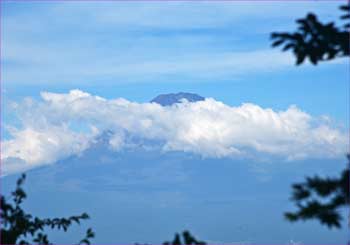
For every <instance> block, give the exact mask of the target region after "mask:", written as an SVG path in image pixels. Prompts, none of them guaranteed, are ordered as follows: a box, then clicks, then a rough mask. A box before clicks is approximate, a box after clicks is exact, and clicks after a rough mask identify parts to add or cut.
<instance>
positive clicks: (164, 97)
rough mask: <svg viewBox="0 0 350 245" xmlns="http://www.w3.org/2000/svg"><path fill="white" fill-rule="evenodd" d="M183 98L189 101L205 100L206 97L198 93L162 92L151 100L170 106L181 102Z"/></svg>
mask: <svg viewBox="0 0 350 245" xmlns="http://www.w3.org/2000/svg"><path fill="white" fill-rule="evenodd" d="M182 99H186V100H187V101H189V102H196V101H202V100H205V98H204V97H202V96H199V95H198V94H192V93H183V92H180V93H177V94H160V95H158V96H157V97H155V98H154V99H153V100H151V102H155V103H158V104H160V105H162V106H169V105H173V104H176V103H181V100H182Z"/></svg>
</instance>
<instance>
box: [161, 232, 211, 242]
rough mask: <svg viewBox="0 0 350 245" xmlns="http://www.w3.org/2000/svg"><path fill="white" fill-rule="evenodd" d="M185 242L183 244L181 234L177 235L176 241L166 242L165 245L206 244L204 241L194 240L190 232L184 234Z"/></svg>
mask: <svg viewBox="0 0 350 245" xmlns="http://www.w3.org/2000/svg"><path fill="white" fill-rule="evenodd" d="M182 238H183V242H181V237H180V235H179V233H176V234H175V237H174V240H173V241H172V242H164V243H163V245H181V244H184V245H191V244H194V245H205V244H206V243H205V242H203V241H198V240H197V239H196V238H194V237H193V236H192V235H191V233H190V232H189V231H184V232H182Z"/></svg>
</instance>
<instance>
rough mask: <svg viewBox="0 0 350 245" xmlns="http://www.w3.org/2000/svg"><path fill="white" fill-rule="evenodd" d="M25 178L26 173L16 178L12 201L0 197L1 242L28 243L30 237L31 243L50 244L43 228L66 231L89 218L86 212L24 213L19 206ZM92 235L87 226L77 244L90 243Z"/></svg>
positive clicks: (22, 195)
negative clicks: (59, 215)
mask: <svg viewBox="0 0 350 245" xmlns="http://www.w3.org/2000/svg"><path fill="white" fill-rule="evenodd" d="M25 178H26V175H25V174H22V176H21V177H20V178H19V179H18V180H17V186H16V189H15V190H14V191H13V192H12V193H11V196H12V203H11V202H8V201H7V200H6V198H5V197H4V196H2V195H1V197H0V201H1V209H0V218H1V244H30V242H29V241H28V240H27V237H31V238H32V241H33V243H37V244H50V241H49V239H48V236H47V234H45V233H44V228H46V227H47V228H50V229H58V230H63V231H64V232H66V231H67V230H68V228H69V227H70V226H71V225H72V224H73V223H76V224H80V221H81V220H86V219H89V216H88V214H86V213H83V214H81V215H77V216H71V217H68V218H53V219H50V218H44V219H42V218H39V217H33V216H32V215H31V214H28V213H26V212H25V211H24V210H23V209H22V207H21V204H22V203H23V201H24V200H25V199H26V197H27V194H26V193H25V191H24V190H23V188H22V186H23V184H24V181H25ZM94 236H95V234H94V232H93V231H92V229H91V228H89V229H88V230H87V232H86V235H85V237H84V238H83V239H82V240H81V241H80V242H79V244H90V239H92V238H94Z"/></svg>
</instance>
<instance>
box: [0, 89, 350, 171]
mask: <svg viewBox="0 0 350 245" xmlns="http://www.w3.org/2000/svg"><path fill="white" fill-rule="evenodd" d="M41 97H42V100H41V101H34V100H31V99H27V100H24V101H23V102H22V103H20V104H17V105H16V106H14V110H15V111H17V114H18V116H19V119H20V120H21V122H22V125H21V128H12V127H11V128H9V132H10V134H11V135H12V138H11V139H9V140H5V141H3V142H2V145H3V146H2V150H3V152H2V156H1V157H2V160H3V163H4V164H3V168H2V171H3V173H5V174H6V173H12V172H17V171H20V170H23V169H28V168H31V167H35V166H40V165H43V164H51V163H54V162H56V161H58V160H60V159H64V158H66V157H69V156H74V155H77V154H81V153H82V152H83V151H84V150H86V149H88V148H89V147H91V145H93V143H94V142H96V139H97V138H98V137H99V136H101V135H102V134H103V133H105V132H108V134H109V140H108V144H109V147H110V148H111V149H112V150H116V151H121V150H123V149H124V148H129V147H133V146H135V145H140V144H142V145H143V146H144V147H145V148H147V147H149V144H151V143H150V142H152V144H155V142H156V144H157V146H158V147H160V148H161V149H162V150H163V151H182V152H188V153H192V154H197V155H200V156H203V157H217V158H221V157H248V158H250V157H259V156H264V157H266V156H267V157H280V158H281V159H285V160H296V159H304V158H325V157H326V158H329V157H330V158H332V157H339V156H341V155H342V154H344V153H345V151H346V146H347V136H346V134H345V133H344V132H343V131H342V130H340V129H338V128H335V127H332V126H331V125H330V124H329V123H328V122H326V121H325V120H322V118H321V117H313V116H311V115H309V114H308V113H306V112H303V111H302V110H300V109H299V108H298V107H296V106H294V105H292V106H290V107H289V108H288V109H286V110H285V111H274V110H272V109H270V108H262V107H260V106H258V105H255V104H251V103H245V104H242V105H240V106H237V107H234V106H229V105H226V104H224V103H222V102H219V101H216V100H215V99H213V98H207V99H206V100H204V101H198V102H195V103H189V102H184V103H179V104H175V105H173V106H167V107H163V106H161V105H159V104H156V103H135V102H131V101H128V100H125V99H122V98H118V99H110V100H108V99H105V98H102V97H98V96H93V95H91V94H89V93H85V92H83V91H80V90H72V91H70V92H69V93H67V94H58V93H49V92H42V93H41ZM135 141H137V142H138V143H137V144H133V142H135ZM140 142H141V143H140Z"/></svg>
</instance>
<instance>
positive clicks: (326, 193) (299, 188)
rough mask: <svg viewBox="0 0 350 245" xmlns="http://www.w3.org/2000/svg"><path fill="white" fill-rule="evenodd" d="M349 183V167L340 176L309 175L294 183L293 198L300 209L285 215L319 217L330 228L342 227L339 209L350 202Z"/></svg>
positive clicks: (297, 217) (290, 218)
mask: <svg viewBox="0 0 350 245" xmlns="http://www.w3.org/2000/svg"><path fill="white" fill-rule="evenodd" d="M348 160H349V161H350V155H348ZM349 184H350V183H349V169H346V170H344V171H343V172H342V174H341V176H340V177H338V178H320V177H318V176H315V177H307V178H306V181H305V182H303V183H298V184H294V185H293V194H292V198H291V199H292V200H293V201H294V202H295V204H296V206H297V207H298V211H296V212H287V213H285V217H286V218H287V219H288V220H290V221H297V220H307V219H317V220H319V221H320V222H321V224H324V225H327V226H328V227H329V228H332V227H336V228H340V227H341V223H340V221H341V220H342V217H341V215H340V214H339V209H340V208H341V207H345V206H346V205H349V203H350V197H349V191H350V190H349Z"/></svg>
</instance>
